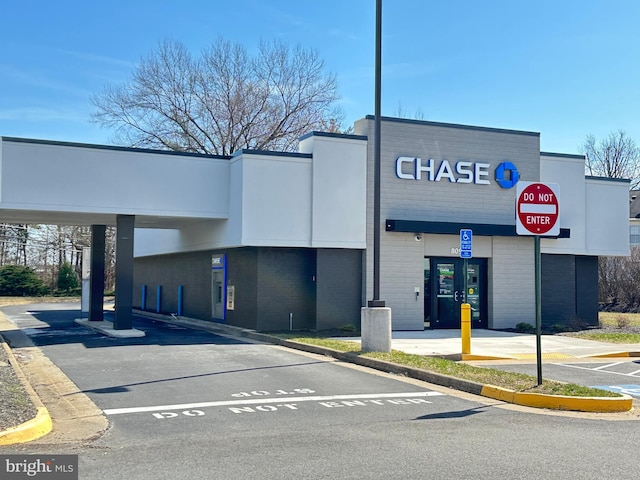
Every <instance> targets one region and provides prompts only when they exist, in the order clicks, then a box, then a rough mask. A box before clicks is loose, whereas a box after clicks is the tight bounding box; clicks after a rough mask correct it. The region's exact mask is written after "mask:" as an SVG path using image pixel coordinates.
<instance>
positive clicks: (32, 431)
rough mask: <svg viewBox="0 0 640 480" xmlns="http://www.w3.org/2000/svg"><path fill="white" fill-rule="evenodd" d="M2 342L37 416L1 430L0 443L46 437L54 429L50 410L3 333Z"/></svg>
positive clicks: (8, 443) (0, 340) (9, 443)
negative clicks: (34, 388)
mask: <svg viewBox="0 0 640 480" xmlns="http://www.w3.org/2000/svg"><path fill="white" fill-rule="evenodd" d="M0 343H1V344H2V348H4V350H5V352H7V357H8V358H9V362H10V363H11V366H12V367H13V370H14V372H15V373H16V376H17V377H18V379H19V380H20V382H21V383H22V385H23V386H24V389H25V390H26V392H27V393H28V394H29V397H30V398H31V401H32V402H33V404H34V406H35V407H36V416H35V417H34V418H32V419H31V420H28V421H26V422H24V423H22V424H20V425H17V426H15V427H11V428H8V429H7V430H4V431H1V432H0V445H12V444H14V443H24V442H30V441H32V440H36V439H37V438H40V437H44V436H45V435H46V434H47V433H49V432H51V430H52V429H53V422H52V421H51V416H50V415H49V410H47V408H46V407H45V406H44V405H43V404H42V401H41V400H40V397H38V395H37V394H36V392H35V390H33V387H32V386H31V384H30V383H29V382H28V381H27V377H26V376H25V375H24V373H23V371H22V369H21V368H20V364H18V362H17V361H16V359H15V357H14V356H13V352H12V351H11V349H10V348H9V346H8V345H7V344H6V343H5V341H4V338H2V336H1V335H0Z"/></svg>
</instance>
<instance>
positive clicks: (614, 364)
mask: <svg viewBox="0 0 640 480" xmlns="http://www.w3.org/2000/svg"><path fill="white" fill-rule="evenodd" d="M621 363H625V362H615V363H608V364H606V365H600V366H599V367H596V368H594V369H593V370H603V369H605V368H609V367H615V366H616V365H620V364H621Z"/></svg>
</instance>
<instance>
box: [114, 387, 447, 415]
mask: <svg viewBox="0 0 640 480" xmlns="http://www.w3.org/2000/svg"><path fill="white" fill-rule="evenodd" d="M443 395H445V394H444V393H440V392H404V393H365V394H355V395H315V396H309V397H288V398H287V399H286V401H287V403H293V402H327V401H334V400H363V399H377V398H416V397H436V396H443ZM282 401H283V398H282V397H278V398H252V399H248V400H222V401H217V402H201V403H183V404H178V405H156V406H150V407H129V408H111V409H107V410H104V414H105V415H122V414H127V413H145V412H162V411H166V410H192V409H194V408H206V407H228V406H231V405H234V406H235V405H265V404H269V403H282Z"/></svg>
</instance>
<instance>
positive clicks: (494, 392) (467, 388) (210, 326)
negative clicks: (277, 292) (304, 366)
mask: <svg viewBox="0 0 640 480" xmlns="http://www.w3.org/2000/svg"><path fill="white" fill-rule="evenodd" d="M137 313H138V314H139V315H141V316H148V317H150V318H154V319H156V320H160V321H163V322H166V323H172V324H175V325H183V326H189V327H193V328H198V329H201V330H208V331H211V332H214V333H223V334H225V333H226V334H228V335H234V336H239V337H245V338H250V339H252V340H258V341H262V342H265V343H272V344H276V345H281V346H283V347H288V348H293V349H297V350H302V351H305V352H309V353H315V354H318V355H328V356H330V357H333V358H335V359H337V360H341V361H344V362H349V363H355V364H357V365H361V366H364V367H369V368H374V369H376V370H382V371H385V372H389V373H394V374H397V375H404V376H407V377H411V378H415V379H418V380H423V381H425V382H429V383H434V384H436V385H441V386H444V387H449V388H453V389H455V390H460V391H463V392H467V393H472V394H474V395H481V396H484V397H488V398H493V399H495V400H500V401H503V402H507V403H513V404H516V405H522V406H527V407H535V408H548V409H552V410H568V411H578V412H592V413H617V412H628V411H629V410H631V409H632V408H633V398H632V397H630V396H629V395H622V396H621V397H568V396H562V395H546V394H540V393H525V392H516V391H514V390H509V389H506V388H501V387H497V386H494V385H483V384H480V383H476V382H471V381H468V380H462V379H459V378H455V377H450V376H448V375H442V374H439V373H433V372H429V371H427V370H421V369H418V368H412V367H406V366H403V365H398V364H395V363H390V362H385V361H383V360H377V359H374V358H367V357H363V356H361V355H358V354H355V353H345V352H340V351H337V350H332V349H329V348H325V347H319V346H317V345H309V344H306V343H299V342H293V341H291V340H285V339H282V338H279V337H274V336H272V335H268V334H264V333H258V332H256V331H254V330H248V329H243V328H239V327H232V326H229V325H224V324H220V323H212V322H208V321H204V320H196V319H190V318H185V317H176V316H171V317H170V318H167V316H165V315H160V314H148V313H147V312H137ZM490 358H492V357H485V359H490ZM497 358H498V357H493V359H497ZM460 359H462V356H461V358H460ZM500 360H504V358H500Z"/></svg>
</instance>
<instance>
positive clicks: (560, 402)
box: [481, 385, 633, 413]
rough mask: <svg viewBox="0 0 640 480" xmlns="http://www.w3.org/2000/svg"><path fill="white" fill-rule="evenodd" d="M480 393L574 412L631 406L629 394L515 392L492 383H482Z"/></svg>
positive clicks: (516, 402)
mask: <svg viewBox="0 0 640 480" xmlns="http://www.w3.org/2000/svg"><path fill="white" fill-rule="evenodd" d="M481 395H483V396H485V397H489V398H494V399H496V400H502V401H504V402H508V403H515V404H516V405H523V406H527V407H536V408H550V409H554V410H570V411H575V412H599V413H614V412H628V411H629V410H631V408H632V407H633V398H631V397H630V396H629V395H622V396H621V397H568V396H564V395H545V394H542V393H526V392H515V391H513V390H509V389H506V388H501V387H496V386H493V385H484V386H483V387H482V392H481Z"/></svg>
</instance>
